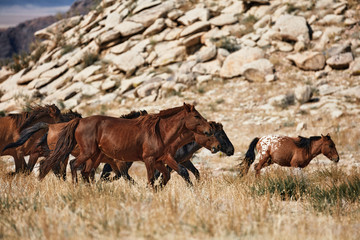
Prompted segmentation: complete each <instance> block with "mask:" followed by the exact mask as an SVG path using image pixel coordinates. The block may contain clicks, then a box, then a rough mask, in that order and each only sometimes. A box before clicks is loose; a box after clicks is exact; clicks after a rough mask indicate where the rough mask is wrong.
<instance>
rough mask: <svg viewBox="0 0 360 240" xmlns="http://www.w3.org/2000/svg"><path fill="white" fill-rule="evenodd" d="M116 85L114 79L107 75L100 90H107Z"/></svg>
mask: <svg viewBox="0 0 360 240" xmlns="http://www.w3.org/2000/svg"><path fill="white" fill-rule="evenodd" d="M115 86H116V81H115V80H114V79H113V78H112V77H108V78H107V79H106V80H105V81H104V82H103V83H102V84H101V90H103V91H108V90H110V89H112V88H114V87H115Z"/></svg>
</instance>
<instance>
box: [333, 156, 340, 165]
mask: <svg viewBox="0 0 360 240" xmlns="http://www.w3.org/2000/svg"><path fill="white" fill-rule="evenodd" d="M339 160H340V157H339V156H337V157H333V158H331V161H333V162H335V163H338V162H339Z"/></svg>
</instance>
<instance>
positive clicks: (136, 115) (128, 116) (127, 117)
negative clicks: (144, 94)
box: [120, 110, 148, 119]
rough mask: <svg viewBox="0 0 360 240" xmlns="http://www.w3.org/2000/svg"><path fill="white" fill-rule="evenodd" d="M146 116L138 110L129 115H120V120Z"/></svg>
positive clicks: (145, 112)
mask: <svg viewBox="0 0 360 240" xmlns="http://www.w3.org/2000/svg"><path fill="white" fill-rule="evenodd" d="M145 115H148V113H147V111H146V110H140V111H132V112H130V113H129V114H124V115H121V116H120V118H125V119H134V118H138V117H140V116H145Z"/></svg>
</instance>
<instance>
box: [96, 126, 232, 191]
mask: <svg viewBox="0 0 360 240" xmlns="http://www.w3.org/2000/svg"><path fill="white" fill-rule="evenodd" d="M209 123H210V125H211V127H212V128H213V130H214V136H213V137H212V138H210V137H207V136H204V135H199V134H195V136H194V137H195V138H194V140H195V141H191V142H190V143H187V144H185V145H184V141H183V140H184V139H181V138H178V139H177V140H176V141H175V142H174V143H172V145H174V147H173V148H172V152H171V154H172V156H173V158H174V159H175V161H176V162H177V163H179V164H181V166H183V167H185V168H186V169H188V170H190V171H191V172H192V173H193V174H194V176H195V178H196V179H197V180H200V173H199V170H198V169H197V168H196V167H195V166H194V165H193V163H192V162H191V161H190V158H191V157H192V156H193V154H194V153H195V152H196V151H197V150H199V149H201V148H202V147H205V148H207V149H209V150H210V151H211V152H212V153H215V152H217V151H214V149H212V144H214V143H215V142H216V140H217V141H218V142H219V143H220V147H217V148H218V149H217V150H220V151H221V152H223V153H225V154H226V155H227V156H231V155H233V154H234V146H233V145H232V143H231V142H230V140H229V138H228V137H227V135H226V133H225V131H224V129H223V126H222V124H221V123H217V122H212V121H211V122H209ZM191 140H193V139H191ZM187 141H190V139H188V140H187ZM185 142H186V141H185ZM131 165H132V162H126V163H124V164H123V165H122V167H121V172H122V173H123V174H124V176H126V175H128V171H129V168H130V167H131ZM167 169H168V170H169V172H170V173H171V171H172V168H170V167H169V166H167ZM111 171H112V168H111V166H110V165H109V164H105V166H104V168H103V171H102V173H101V179H104V180H108V179H109V175H110V172H111ZM159 176H160V172H159V171H156V172H155V179H157V178H158V177H159ZM182 177H183V178H184V180H185V181H186V182H188V183H189V184H190V185H191V181H190V179H189V176H188V174H186V175H184V176H182Z"/></svg>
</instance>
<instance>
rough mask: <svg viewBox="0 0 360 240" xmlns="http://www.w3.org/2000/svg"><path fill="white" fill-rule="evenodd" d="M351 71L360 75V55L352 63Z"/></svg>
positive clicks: (355, 74)
mask: <svg viewBox="0 0 360 240" xmlns="http://www.w3.org/2000/svg"><path fill="white" fill-rule="evenodd" d="M350 72H351V74H352V75H354V76H358V75H360V57H357V58H355V60H354V61H353V62H352V63H351V64H350Z"/></svg>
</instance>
